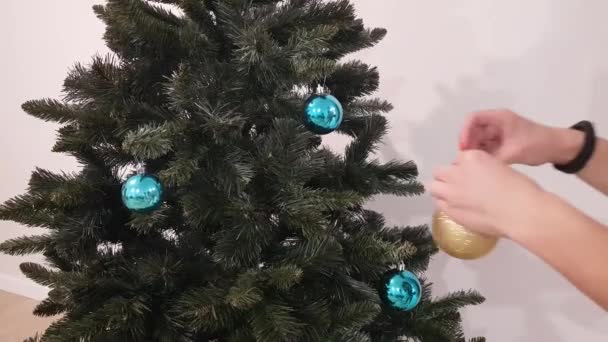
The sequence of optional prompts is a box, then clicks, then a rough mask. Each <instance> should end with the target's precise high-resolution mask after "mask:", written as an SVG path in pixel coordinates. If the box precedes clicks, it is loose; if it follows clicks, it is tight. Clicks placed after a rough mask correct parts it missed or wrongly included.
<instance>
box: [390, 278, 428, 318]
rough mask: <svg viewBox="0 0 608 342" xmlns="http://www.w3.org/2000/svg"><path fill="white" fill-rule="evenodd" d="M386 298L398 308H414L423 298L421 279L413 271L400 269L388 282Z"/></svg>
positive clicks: (407, 309) (406, 309)
mask: <svg viewBox="0 0 608 342" xmlns="http://www.w3.org/2000/svg"><path fill="white" fill-rule="evenodd" d="M386 298H387V299H388V301H389V302H390V304H391V305H392V306H393V307H394V308H396V309H399V310H403V311H409V310H412V309H414V308H415V307H416V305H418V303H420V299H421V298H422V286H421V285H420V281H419V280H418V278H417V277H416V276H415V275H414V274H413V273H412V272H409V271H400V272H399V273H396V274H395V275H393V276H391V277H390V278H389V280H388V282H387V283H386Z"/></svg>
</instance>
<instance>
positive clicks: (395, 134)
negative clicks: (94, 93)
mask: <svg viewBox="0 0 608 342" xmlns="http://www.w3.org/2000/svg"><path fill="white" fill-rule="evenodd" d="M96 2H99V1H93V0H87V1H83V0H79V1H65V0H64V1H52V2H47V1H35V2H31V1H30V2H24V1H18V0H8V4H5V6H4V9H5V15H4V16H3V18H5V19H4V20H3V21H0V32H3V34H2V35H1V36H0V46H2V47H3V51H2V53H0V66H1V67H2V71H3V72H2V78H3V82H2V83H1V84H0V110H1V111H2V115H0V127H2V128H3V129H2V134H0V151H2V162H1V166H2V167H0V179H1V181H0V184H1V188H0V201H1V200H5V199H8V198H10V197H11V196H13V195H15V194H19V193H21V192H22V191H23V190H24V189H25V185H26V182H27V180H28V178H29V173H30V171H31V170H32V169H33V168H34V166H41V167H47V168H50V169H71V168H74V166H75V165H74V163H73V162H72V161H71V160H69V159H67V158H64V157H61V156H59V155H55V154H51V153H50V152H49V150H50V147H51V146H52V143H53V140H54V132H53V128H54V127H53V126H52V125H50V124H45V123H42V122H40V121H38V120H36V119H33V118H29V117H27V116H26V115H24V114H22V112H21V110H20V109H19V105H20V104H21V103H22V102H23V101H24V100H26V99H31V98H39V97H44V96H49V97H55V96H58V95H59V91H60V86H61V82H62V80H63V78H64V77H65V72H66V71H67V67H69V66H71V65H72V63H73V62H74V61H85V62H86V61H88V60H89V57H90V56H91V55H92V54H93V53H95V52H96V51H105V49H104V48H103V45H102V42H101V40H100V37H101V34H102V32H103V27H102V26H101V24H100V23H99V21H98V20H97V19H96V18H95V17H94V16H93V14H92V12H91V11H90V5H91V4H93V3H96ZM355 3H356V4H357V7H358V9H359V13H360V15H361V16H362V17H363V18H364V19H365V20H366V23H367V24H368V25H372V26H382V27H386V28H388V29H389V36H388V37H387V39H386V40H385V41H384V42H383V43H382V44H381V45H379V46H378V47H377V48H375V49H372V50H369V51H366V52H364V53H362V54H361V55H360V57H362V59H364V60H365V61H366V62H368V63H370V64H373V65H378V66H379V68H380V72H381V76H382V77H381V81H382V86H381V92H380V96H382V97H384V98H387V99H388V100H390V101H391V102H392V103H393V104H394V105H395V107H396V109H395V111H394V112H392V113H391V114H390V117H389V118H390V122H391V126H392V130H391V132H390V134H389V137H388V139H386V141H385V146H384V148H383V149H382V150H381V152H380V157H381V158H382V159H391V158H399V159H413V160H415V161H416V162H417V163H418V165H419V167H420V169H421V173H422V178H423V180H424V181H428V180H429V179H430V175H431V172H432V169H433V168H435V167H436V166H438V165H440V164H443V163H447V162H449V161H450V160H451V159H452V158H453V157H454V155H455V152H456V143H455V141H456V136H457V132H458V129H459V126H460V124H461V122H462V120H463V118H464V116H465V115H466V114H467V113H468V112H470V111H473V110H476V109H480V108H488V107H508V108H512V109H515V110H517V111H520V112H522V113H525V114H526V115H527V116H529V117H531V118H534V119H537V120H541V121H543V122H546V123H551V124H555V125H562V126H566V125H569V124H571V123H573V122H575V121H578V120H580V119H591V120H593V121H595V122H596V123H597V124H598V125H599V131H600V133H604V135H608V116H607V114H605V113H604V107H607V106H608V97H606V99H604V97H603V94H605V93H606V94H608V23H607V22H606V20H605V14H606V13H608V2H606V1H604V0H586V1H576V0H511V1H499V0H465V1H458V2H456V1H439V0H426V1H413V0H382V1H378V0H376V1H372V0H355ZM5 49H6V50H5ZM327 142H328V143H330V144H332V145H333V146H335V147H336V148H339V147H340V146H343V145H344V143H345V141H344V139H342V138H340V137H337V136H330V137H329V138H328V139H327ZM525 171H526V172H527V173H529V174H530V175H532V176H534V177H535V178H536V179H537V180H538V181H539V182H540V183H541V184H542V185H544V186H546V187H547V188H551V189H552V190H553V191H555V192H557V193H558V194H561V195H563V196H567V197H568V198H569V199H571V200H572V201H573V203H574V204H575V205H577V206H579V207H581V208H584V209H585V210H586V211H587V212H589V213H590V214H591V215H593V216H594V217H596V218H598V219H603V218H608V214H605V213H604V212H603V210H604V209H605V208H606V206H607V204H608V202H606V199H605V198H604V197H603V196H601V195H599V194H597V193H595V192H593V191H592V190H590V189H588V188H586V187H585V186H582V185H581V184H580V183H578V182H577V181H576V180H574V179H572V178H570V177H566V176H563V175H559V174H558V173H556V172H553V170H551V169H550V168H541V169H535V170H530V169H525ZM496 195H497V196H500V194H496ZM371 206H372V207H373V208H375V209H377V210H380V211H382V212H384V213H385V214H386V215H387V218H389V220H390V221H392V222H394V223H400V224H406V223H416V224H418V223H428V222H429V221H430V216H431V214H432V211H433V208H432V205H431V201H430V199H429V197H428V196H423V197H422V198H421V197H417V198H412V199H399V200H395V199H394V198H391V199H387V198H380V199H378V200H377V201H376V202H375V203H373V204H371ZM547 214H548V215H549V214H550V213H547ZM539 229H550V227H539ZM22 233H23V230H21V229H19V228H18V227H17V226H16V225H14V224H12V223H7V222H2V223H0V240H3V239H5V238H9V237H13V236H19V235H21V234H22ZM27 259H31V258H27ZM19 261H21V259H19V258H10V257H6V256H1V257H0V288H2V287H4V288H11V289H12V290H13V291H16V292H20V293H26V294H29V295H32V296H34V297H35V296H39V295H40V291H38V292H37V290H36V288H33V287H31V286H30V287H27V286H28V285H27V284H30V283H29V282H27V281H21V279H22V278H21V276H20V275H19V271H18V269H17V264H18V262H19ZM428 277H429V278H430V279H431V280H432V281H433V282H434V283H435V286H436V288H435V292H436V294H438V295H439V294H442V293H445V292H447V291H452V290H457V289H460V288H469V287H470V288H476V289H479V290H480V291H481V292H482V293H483V294H484V295H486V296H487V297H488V302H487V303H486V304H484V305H482V306H479V307H476V308H472V309H468V310H466V311H465V315H464V316H465V320H466V328H467V332H468V334H469V335H470V336H473V335H485V336H486V337H488V338H489V341H491V342H503V341H504V342H507V341H556V342H562V341H564V342H565V341H579V340H580V341H589V342H593V341H604V340H605V339H606V336H608V318H606V316H605V314H604V313H603V312H602V311H600V310H599V309H597V308H596V307H595V306H594V305H593V304H592V303H590V302H589V301H588V300H587V299H585V298H584V297H583V296H582V295H581V294H579V293H578V292H577V291H576V290H575V289H574V288H573V287H572V286H571V285H570V284H568V283H567V282H566V281H564V280H563V279H562V278H561V277H560V276H559V275H558V274H556V273H555V272H553V271H552V270H551V269H549V268H548V267H546V266H545V265H543V264H542V262H540V261H539V260H537V259H536V258H535V257H533V256H531V255H529V254H528V253H527V252H525V251H523V250H521V249H520V248H518V247H517V246H514V245H513V244H511V243H509V242H503V243H501V245H500V246H499V248H498V249H497V250H496V251H495V252H494V253H493V254H492V255H490V256H488V257H486V258H485V259H483V260H479V261H473V262H461V261H457V260H454V259H451V258H447V257H445V256H443V255H440V256H438V257H437V258H436V259H435V260H434V262H433V263H432V266H431V269H430V270H429V274H428ZM9 280H10V281H9Z"/></svg>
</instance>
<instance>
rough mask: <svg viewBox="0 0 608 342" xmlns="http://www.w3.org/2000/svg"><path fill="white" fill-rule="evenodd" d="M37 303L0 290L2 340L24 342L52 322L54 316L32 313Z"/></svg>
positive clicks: (0, 334) (0, 330)
mask: <svg viewBox="0 0 608 342" xmlns="http://www.w3.org/2000/svg"><path fill="white" fill-rule="evenodd" d="M37 303H38V302H37V301H35V300H33V299H29V298H25V297H21V296H17V295H14V294H12V293H8V292H4V291H0V322H1V324H0V341H1V342H22V341H23V340H24V339H25V338H28V337H30V336H34V335H35V334H36V332H40V331H44V329H46V327H47V326H49V324H51V322H52V321H53V318H40V317H36V316H34V315H32V310H33V309H34V307H35V306H36V304H37Z"/></svg>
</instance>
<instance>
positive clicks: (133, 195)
mask: <svg viewBox="0 0 608 342" xmlns="http://www.w3.org/2000/svg"><path fill="white" fill-rule="evenodd" d="M162 195H163V188H162V185H161V184H160V181H159V180H158V179H157V178H156V177H154V176H151V175H145V174H143V175H139V174H138V175H135V176H132V177H130V178H129V179H128V180H127V181H126V182H125V183H124V184H123V185H122V201H123V203H124V204H125V206H126V207H127V208H129V209H131V210H133V211H136V212H148V211H152V210H154V209H156V208H158V207H159V206H160V204H161V201H162Z"/></svg>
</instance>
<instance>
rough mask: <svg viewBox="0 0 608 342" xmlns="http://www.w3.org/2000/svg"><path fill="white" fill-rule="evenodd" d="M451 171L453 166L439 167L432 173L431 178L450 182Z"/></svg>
mask: <svg viewBox="0 0 608 342" xmlns="http://www.w3.org/2000/svg"><path fill="white" fill-rule="evenodd" d="M452 171H453V166H444V167H440V168H438V169H436V170H435V172H434V173H433V178H434V179H435V180H438V181H441V182H447V181H448V180H450V174H451V173H452Z"/></svg>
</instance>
